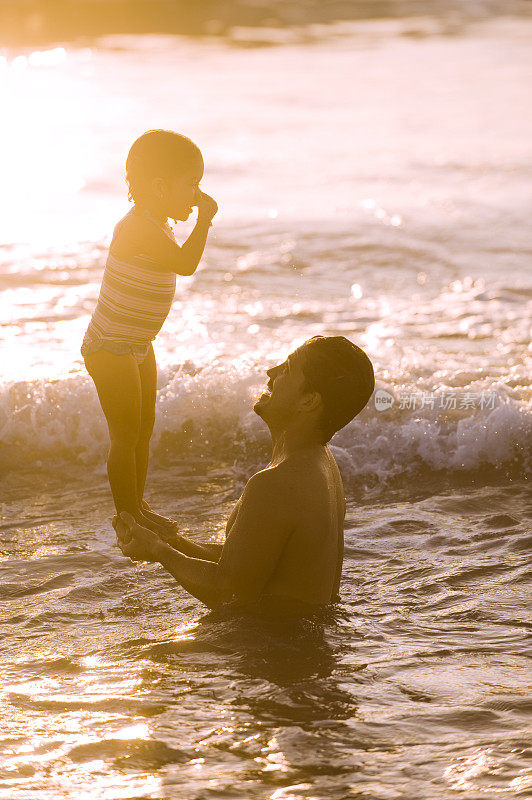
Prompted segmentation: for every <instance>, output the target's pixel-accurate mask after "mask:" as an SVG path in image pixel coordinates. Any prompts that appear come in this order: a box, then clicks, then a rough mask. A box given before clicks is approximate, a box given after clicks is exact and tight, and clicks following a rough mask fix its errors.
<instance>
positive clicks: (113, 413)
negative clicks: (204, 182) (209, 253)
mask: <svg viewBox="0 0 532 800" xmlns="http://www.w3.org/2000/svg"><path fill="white" fill-rule="evenodd" d="M203 169H204V166H203V157H202V155H201V151H200V150H199V148H198V147H197V146H196V145H195V144H194V143H193V142H192V141H191V140H190V139H188V138H187V137H186V136H181V135H180V134H178V133H175V132H174V131H168V130H150V131H147V132H146V133H143V134H142V136H140V137H139V138H138V139H137V140H136V141H135V142H134V143H133V145H132V146H131V149H130V151H129V154H128V156H127V160H126V182H127V184H128V188H129V194H128V199H129V200H132V201H133V203H134V205H133V208H131V209H130V210H129V212H128V213H127V214H126V215H125V217H123V218H122V219H121V220H120V221H119V222H118V223H117V225H116V226H115V229H114V233H113V238H112V241H111V245H110V247H109V253H108V257H107V262H106V265H105V270H104V273H103V279H102V285H101V289H100V296H99V298H98V302H97V304H96V308H95V309H94V313H93V315H92V318H91V320H90V322H89V326H88V328H87V331H86V333H85V337H84V339H83V344H82V346H81V354H82V356H83V358H84V361H85V366H86V368H87V371H88V373H89V375H90V376H91V378H92V379H93V381H94V384H95V386H96V390H97V392H98V397H99V399H100V404H101V406H102V410H103V413H104V414H105V418H106V420H107V424H108V426H109V437H110V440H111V446H110V449H109V455H108V459H107V474H108V476H109V484H110V486H111V492H112V495H113V499H114V503H115V506H116V511H117V514H120V512H122V511H128V512H129V513H130V514H132V515H133V517H134V518H135V519H136V520H137V521H138V522H139V524H141V525H144V526H145V527H149V528H151V529H152V530H154V531H155V532H156V533H159V534H170V533H171V532H172V531H175V530H176V529H177V524H176V523H175V522H174V521H173V520H171V519H168V518H166V517H163V516H161V515H159V514H156V513H155V512H154V511H152V510H151V508H150V507H149V505H148V504H147V503H146V501H145V500H144V499H143V494H144V485H145V482H146V472H147V468H148V454H149V444H150V438H151V434H152V430H153V424H154V420H155V399H156V394H157V365H156V363H155V356H154V353H153V346H152V341H153V339H155V337H156V336H157V334H158V333H159V331H160V329H161V327H162V325H163V323H164V321H165V319H166V317H167V316H168V312H169V311H170V307H171V305H172V300H173V298H174V293H175V286H176V275H192V274H193V273H194V271H195V270H196V267H197V266H198V263H199V261H200V258H201V256H202V254H203V250H204V248H205V242H206V240H207V234H208V231H209V227H210V226H211V220H212V218H213V217H214V215H215V214H216V212H217V210H218V206H217V204H216V202H215V201H214V200H213V199H212V197H209V195H207V194H204V193H203V192H202V191H201V189H200V188H199V183H200V181H201V179H202V177H203ZM193 206H197V207H198V219H197V222H196V225H195V227H194V230H193V231H192V233H191V234H190V236H189V237H188V239H187V240H186V241H185V242H184V244H183V245H182V246H179V245H178V244H177V242H176V240H175V237H174V233H173V231H172V228H171V227H170V225H169V224H168V217H170V218H171V219H173V220H174V221H175V222H177V220H183V221H185V220H187V219H188V217H189V216H190V214H191V213H192V207H193Z"/></svg>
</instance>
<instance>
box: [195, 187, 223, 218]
mask: <svg viewBox="0 0 532 800" xmlns="http://www.w3.org/2000/svg"><path fill="white" fill-rule="evenodd" d="M194 205H196V206H197V207H198V219H200V217H201V219H207V220H209V222H210V221H211V219H212V218H213V217H214V215H215V214H216V212H217V211H218V203H217V202H216V200H214V199H213V198H212V197H211V196H210V195H208V194H205V192H202V191H201V189H198V190H197V192H196V202H195V204H194Z"/></svg>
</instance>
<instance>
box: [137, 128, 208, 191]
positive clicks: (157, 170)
mask: <svg viewBox="0 0 532 800" xmlns="http://www.w3.org/2000/svg"><path fill="white" fill-rule="evenodd" d="M195 160H199V161H201V160H202V155H201V150H200V149H199V147H198V146H197V145H196V144H194V142H193V141H192V140H191V139H189V138H188V137H187V136H183V135H182V134H180V133H176V132H175V131H169V130H164V129H163V128H155V129H153V130H151V131H146V133H143V134H142V136H139V138H138V139H135V141H134V142H133V144H132V145H131V147H130V150H129V153H128V155H127V159H126V183H127V186H128V189H129V194H128V199H129V200H133V201H138V200H140V199H142V197H143V195H144V194H145V193H146V190H147V187H149V184H150V181H151V180H152V179H153V178H172V177H173V176H174V175H176V174H178V173H179V172H180V171H181V170H182V169H185V168H186V167H187V166H188V165H189V164H190V163H193V162H194V161H195Z"/></svg>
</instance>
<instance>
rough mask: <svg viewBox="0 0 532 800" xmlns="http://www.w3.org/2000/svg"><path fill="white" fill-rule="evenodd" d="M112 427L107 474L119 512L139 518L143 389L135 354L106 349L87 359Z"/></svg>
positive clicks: (88, 367) (108, 422) (104, 410)
mask: <svg viewBox="0 0 532 800" xmlns="http://www.w3.org/2000/svg"><path fill="white" fill-rule="evenodd" d="M85 366H86V367H87V371H88V372H89V375H90V376H91V378H92V379H93V381H94V384H95V386H96V389H97V392H98V397H99V398H100V404H101V406H102V409H103V413H104V414H105V418H106V420H107V424H108V426H109V436H110V439H111V447H110V449H109V456H108V458H107V474H108V476H109V483H110V486H111V492H112V494H113V499H114V501H115V507H116V511H117V513H118V514H119V513H120V512H121V511H129V513H130V514H133V516H134V517H138V515H139V501H138V496H137V473H136V468H135V448H136V446H137V443H138V441H139V434H140V418H141V387H140V376H139V367H138V364H137V362H136V359H135V357H134V356H133V355H129V354H125V355H116V354H115V353H110V352H108V351H107V350H104V349H103V348H102V349H100V350H97V351H96V352H95V353H90V354H88V355H87V356H86V357H85Z"/></svg>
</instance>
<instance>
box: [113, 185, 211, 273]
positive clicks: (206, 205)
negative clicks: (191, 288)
mask: <svg viewBox="0 0 532 800" xmlns="http://www.w3.org/2000/svg"><path fill="white" fill-rule="evenodd" d="M217 210H218V206H217V205H216V201H215V200H213V199H212V197H209V195H207V194H204V193H203V192H201V194H200V197H199V199H198V219H197V222H196V225H195V226H194V230H193V231H192V233H191V234H190V236H189V237H188V239H187V240H186V241H185V242H184V243H183V244H182V245H181V247H180V246H179V245H178V244H177V242H175V241H174V240H173V239H171V238H170V236H167V235H166V234H165V233H164V231H162V230H161V229H160V228H158V227H157V225H155V224H154V223H153V222H150V220H149V219H147V218H146V217H141V216H138V215H137V214H135V215H132V217H131V218H130V219H132V220H134V222H132V223H130V225H131V227H130V229H129V231H128V234H130V243H131V246H134V248H135V251H136V252H138V253H145V254H146V255H149V256H150V257H151V258H153V259H154V260H155V261H156V262H157V264H158V266H159V268H160V269H162V270H164V271H167V272H175V273H177V274H178V275H185V276H188V275H193V274H194V272H195V271H196V268H197V266H198V264H199V262H200V259H201V256H202V255H203V251H204V249H205V243H206V241H207V234H208V232H209V228H210V226H211V220H212V218H213V217H214V215H215V214H216V212H217Z"/></svg>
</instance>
